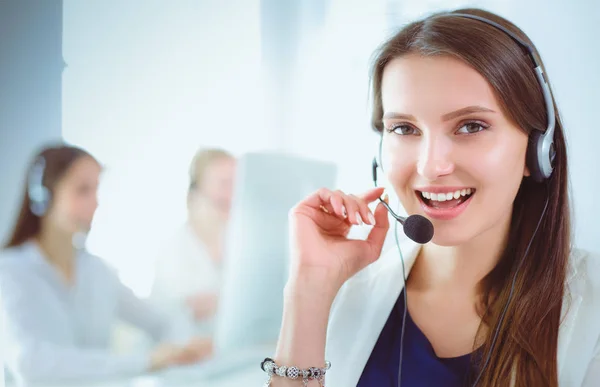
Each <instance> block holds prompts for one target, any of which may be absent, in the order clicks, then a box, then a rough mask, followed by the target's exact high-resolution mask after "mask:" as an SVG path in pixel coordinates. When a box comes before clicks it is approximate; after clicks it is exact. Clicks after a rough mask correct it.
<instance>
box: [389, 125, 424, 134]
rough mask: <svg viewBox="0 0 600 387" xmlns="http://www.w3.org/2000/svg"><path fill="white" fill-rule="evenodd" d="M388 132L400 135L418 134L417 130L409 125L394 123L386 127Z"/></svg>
mask: <svg viewBox="0 0 600 387" xmlns="http://www.w3.org/2000/svg"><path fill="white" fill-rule="evenodd" d="M388 132H390V133H395V134H399V135H402V136H410V135H415V134H416V135H418V134H419V132H418V130H417V129H416V128H414V127H412V126H410V125H404V124H403V125H394V126H392V127H391V128H389V129H388Z"/></svg>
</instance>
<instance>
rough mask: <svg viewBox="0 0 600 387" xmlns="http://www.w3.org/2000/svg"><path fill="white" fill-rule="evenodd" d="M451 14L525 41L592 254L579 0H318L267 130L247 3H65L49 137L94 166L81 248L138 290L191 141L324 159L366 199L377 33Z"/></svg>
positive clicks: (167, 223) (598, 59)
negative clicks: (471, 11) (94, 211)
mask: <svg viewBox="0 0 600 387" xmlns="http://www.w3.org/2000/svg"><path fill="white" fill-rule="evenodd" d="M310 3H311V2H307V3H303V6H304V7H307V6H310V5H307V4H310ZM312 3H314V2H312ZM461 5H478V6H482V7H485V8H488V9H490V10H492V11H496V12H498V13H500V14H502V15H504V16H506V17H508V18H510V19H511V20H513V21H514V22H515V23H517V24H518V25H519V26H520V27H521V28H523V29H524V30H525V31H526V32H527V33H528V34H530V36H531V37H532V39H533V40H534V42H535V43H536V44H537V46H538V48H539V50H540V52H541V54H542V56H543V59H544V60H545V62H546V67H547V69H548V73H549V76H550V78H551V81H552V84H553V86H554V90H555V95H556V98H557V100H558V104H559V107H560V108H561V112H562V114H563V117H564V121H565V124H566V127H567V135H568V140H569V145H570V157H571V158H570V160H571V171H572V182H573V192H574V199H575V216H576V217H575V219H576V223H575V226H576V231H577V233H576V242H577V244H578V245H579V246H581V247H584V248H588V249H592V250H596V251H600V242H599V241H598V239H597V238H595V232H594V231H593V230H592V226H593V225H597V224H598V223H597V221H596V219H595V218H594V217H593V215H596V217H597V216H598V215H599V213H600V205H599V204H598V202H597V201H596V200H594V192H595V190H598V189H600V186H599V184H598V183H597V181H598V180H600V179H598V178H599V177H600V176H599V171H598V168H593V167H592V165H597V164H598V162H599V160H598V155H597V154H596V153H597V152H595V149H594V146H595V144H598V143H600V134H599V133H600V131H598V130H597V129H596V127H595V126H596V125H595V123H596V120H595V115H594V113H595V109H594V108H595V105H596V104H597V103H598V102H599V101H600V91H599V90H600V77H599V75H598V72H597V71H596V69H598V68H600V48H599V47H600V45H598V44H596V41H595V40H594V37H595V36H598V35H600V23H598V21H599V20H598V18H599V17H600V16H598V15H600V9H599V6H598V4H593V2H592V1H584V0H579V1H569V0H560V1H558V0H556V1H552V2H543V1H541V0H534V1H528V2H524V1H515V0H504V1H489V0H488V1H472V2H465V1H459V0H452V1H450V0H446V1H444V0H441V1H419V2H414V1H398V0H395V1H391V0H376V1H366V0H365V1H361V0H346V1H344V0H331V1H330V4H329V6H328V13H327V14H326V19H325V24H324V26H323V27H322V28H319V29H311V28H312V27H311V25H310V23H308V24H302V23H301V24H302V26H301V28H302V34H301V39H300V41H299V43H298V47H297V50H298V53H297V55H298V58H299V59H298V61H297V62H296V65H295V68H294V70H293V72H292V74H293V76H292V77H293V79H292V84H293V88H294V89H293V93H292V95H293V98H292V101H291V106H288V107H287V108H289V111H290V112H291V113H290V114H291V118H290V119H289V120H288V121H286V122H285V124H282V127H281V128H275V130H281V131H282V133H277V134H276V133H274V132H273V128H272V127H270V126H269V125H263V124H264V123H265V122H267V121H268V120H265V117H266V116H265V114H269V108H270V106H265V105H264V103H263V102H262V96H263V89H262V85H263V83H261V82H262V81H263V79H261V62H260V61H261V44H264V39H263V40H261V36H260V21H261V20H260V3H259V0H252V1H250V0H249V1H244V0H227V1H225V2H222V1H221V2H217V1H216V0H211V1H202V2H198V1H193V0H179V1H177V2H160V1H140V0H132V1H128V2H121V1H117V0H109V1H104V2H80V1H76V0H66V1H65V4H64V7H65V13H64V53H65V60H66V62H67V63H68V65H69V67H68V69H67V71H66V72H65V77H64V110H63V117H64V136H65V138H66V139H67V140H69V141H73V142H75V143H78V144H80V145H83V146H85V147H87V148H89V149H90V150H91V151H92V152H93V153H95V154H96V155H97V156H98V157H99V158H100V159H101V160H102V161H103V162H104V163H105V164H106V165H107V172H106V176H105V181H104V184H103V186H102V193H101V198H100V199H101V207H100V210H99V212H98V215H97V218H96V224H95V227H94V232H93V234H92V235H91V239H90V247H91V249H92V250H93V251H95V252H97V253H98V254H100V255H102V256H104V257H105V258H106V259H108V260H109V261H111V262H113V264H115V265H116V266H117V268H118V269H119V270H120V271H121V274H122V277H123V279H124V280H125V282H127V283H128V284H129V285H130V286H132V287H133V288H134V290H136V291H137V292H138V293H140V294H144V293H146V291H147V289H148V287H149V284H150V282H149V281H150V278H151V270H152V269H151V261H152V259H153V256H152V253H153V251H154V250H155V249H156V246H157V245H158V244H159V242H160V240H161V239H164V238H165V235H168V233H169V230H173V228H174V227H176V226H177V225H178V224H179V223H180V222H182V221H183V219H184V216H185V215H184V200H183V198H184V195H185V188H186V171H187V164H188V162H189V160H190V158H191V157H192V154H193V152H194V151H195V150H196V148H197V147H198V146H201V145H219V146H224V147H226V148H229V149H231V150H233V151H234V152H235V153H242V152H246V151H251V150H256V149H284V150H286V151H290V152H293V153H299V154H303V155H308V156H311V157H315V158H320V159H327V160H334V161H336V162H337V163H338V164H339V165H340V180H339V183H338V186H339V187H341V188H344V189H346V190H351V191H362V190H364V189H366V188H368V187H369V186H370V184H371V181H370V160H371V158H372V155H373V154H374V151H375V148H376V136H375V135H374V134H373V133H372V132H371V131H370V128H369V117H368V100H367V91H368V70H369V66H368V65H369V60H370V59H371V54H372V53H373V50H374V49H375V48H376V47H377V45H378V44H379V43H380V42H381V41H382V40H383V39H384V37H385V36H386V35H387V34H389V33H390V32H391V31H392V29H393V28H392V27H393V26H392V24H393V25H401V24H404V23H406V22H408V21H409V20H410V19H411V18H414V17H418V16H421V15H423V14H424V13H427V12H431V11H434V10H441V9H444V8H454V7H457V6H461ZM140 268H141V269H140Z"/></svg>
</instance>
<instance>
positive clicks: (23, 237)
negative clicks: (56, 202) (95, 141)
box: [4, 145, 93, 248]
mask: <svg viewBox="0 0 600 387" xmlns="http://www.w3.org/2000/svg"><path fill="white" fill-rule="evenodd" d="M83 157H91V158H93V157H92V156H91V155H90V154H89V153H88V152H86V151H85V150H83V149H81V148H77V147H74V146H69V145H56V146H49V147H46V148H45V149H43V150H41V151H40V152H39V153H38V154H37V155H36V156H35V158H34V160H32V163H31V166H30V167H29V169H28V176H27V177H26V178H25V179H24V181H25V183H24V188H23V196H22V199H21V210H20V212H19V215H18V217H17V220H16V222H15V225H14V227H13V230H12V233H11V236H10V238H9V239H8V242H7V243H6V244H5V245H4V247H6V248H8V247H15V246H19V245H21V244H23V243H24V242H26V241H28V240H29V239H31V238H33V237H35V236H37V235H38V234H39V232H40V229H41V218H40V217H39V216H37V215H36V214H34V213H33V212H32V211H31V203H30V199H29V184H28V182H29V175H30V174H31V173H32V169H33V166H34V164H35V163H36V162H38V161H39V160H40V159H41V158H43V159H44V164H45V167H44V171H43V174H42V176H40V178H41V179H42V184H43V185H44V187H46V188H47V189H48V191H49V192H50V197H52V194H53V193H54V188H55V187H56V184H57V183H58V182H59V181H60V179H62V177H63V176H64V175H65V174H66V173H67V171H68V170H69V168H71V166H72V165H73V164H74V163H75V162H76V161H77V160H79V159H81V158H83Z"/></svg>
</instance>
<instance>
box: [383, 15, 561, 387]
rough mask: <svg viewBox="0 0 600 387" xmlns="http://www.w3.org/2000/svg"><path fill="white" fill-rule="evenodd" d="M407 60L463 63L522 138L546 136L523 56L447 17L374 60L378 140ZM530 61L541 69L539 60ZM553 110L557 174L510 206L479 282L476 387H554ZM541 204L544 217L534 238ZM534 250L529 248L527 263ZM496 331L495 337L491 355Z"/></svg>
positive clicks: (495, 32) (557, 234)
mask: <svg viewBox="0 0 600 387" xmlns="http://www.w3.org/2000/svg"><path fill="white" fill-rule="evenodd" d="M454 12H455V13H470V14H474V15H479V16H482V17H485V18H487V19H489V20H492V21H494V22H496V23H498V24H500V25H502V26H503V27H505V28H507V29H508V30H510V31H512V32H514V33H515V34H516V35H517V36H519V37H520V38H521V39H523V40H524V41H525V42H528V43H529V44H530V45H531V46H532V47H534V45H533V44H532V43H531V41H530V39H529V38H528V37H527V36H526V35H525V34H524V33H523V32H522V31H521V30H520V29H519V28H517V27H516V26H515V25H514V24H512V23H510V22H509V21H507V20H505V19H503V18H501V17H499V16H497V15H495V14H493V13H490V12H487V11H483V10H479V9H470V8H469V9H461V10H456V11H454ZM407 54H419V55H425V56H436V55H447V56H452V57H455V58H458V59H460V60H462V61H464V62H465V63H467V64H469V65H470V66H471V67H472V68H474V69H475V70H476V71H477V72H479V73H480V74H481V75H482V76H483V77H484V78H485V79H487V81H488V82H489V84H490V86H491V87H492V89H493V90H494V92H495V95H496V98H497V99H498V101H499V103H500V105H501V107H502V109H503V112H504V114H505V115H506V116H507V117H509V119H511V120H512V121H513V122H514V123H515V124H516V125H517V126H518V127H520V128H521V129H522V130H523V131H525V132H526V133H528V134H529V133H530V132H531V131H532V130H542V131H543V130H545V129H546V125H547V122H546V121H547V118H546V108H545V105H544V99H543V94H542V90H541V88H540V85H539V83H538V81H537V79H536V76H535V73H534V71H533V64H532V62H531V59H530V58H529V57H528V56H527V55H526V54H525V52H524V50H523V49H522V48H521V47H520V46H519V45H518V44H517V43H515V42H514V41H513V40H512V39H511V38H510V37H509V36H508V35H507V34H505V33H504V32H502V31H500V30H499V29H497V28H495V27H493V26H490V25H487V24H485V23H483V22H481V21H477V20H472V19H467V18H463V17H458V16H452V13H439V14H434V15H431V16H429V17H427V18H425V19H423V20H420V21H417V22H413V23H411V24H409V25H407V26H406V27H404V28H403V29H402V30H401V31H400V32H398V33H397V34H396V35H394V36H393V37H392V38H390V39H389V40H388V41H387V42H386V43H384V45H383V46H382V47H381V48H380V50H379V51H378V55H377V56H376V58H375V63H374V67H373V73H372V93H373V117H372V124H373V128H374V129H375V130H376V131H378V132H381V131H382V116H383V107H382V101H381V82H382V76H383V71H384V68H385V66H386V65H387V64H388V63H389V62H390V61H391V60H392V59H394V58H397V57H399V56H403V55H407ZM535 55H536V56H537V58H538V60H539V63H542V62H541V59H540V58H539V54H538V53H537V51H536V53H535ZM544 72H545V70H544ZM555 107H556V104H555ZM555 111H556V129H555V133H554V145H555V149H556V158H555V160H554V171H553V174H552V176H551V177H550V179H548V181H546V182H543V183H536V182H534V181H533V180H531V179H529V178H524V179H523V182H522V183H521V187H520V189H519V192H518V194H517V196H516V198H515V201H514V206H513V213H512V221H511V228H510V235H509V238H508V243H507V245H506V247H505V250H504V252H503V254H502V257H501V259H500V261H499V263H498V264H497V265H496V267H495V268H494V269H493V270H492V271H491V272H490V273H489V274H488V275H487V276H486V277H485V278H484V280H483V281H482V283H481V300H482V301H481V305H478V309H479V311H480V314H481V317H482V325H481V327H480V330H479V333H478V335H477V336H478V337H477V338H476V340H475V343H474V347H479V350H480V351H481V352H479V354H480V360H481V361H479V362H477V366H478V368H479V367H481V366H482V365H483V364H481V363H483V360H485V359H486V358H487V357H488V355H489V354H491V357H490V361H489V363H488V365H487V367H485V369H484V370H483V373H482V377H481V379H480V382H479V384H478V385H479V386H510V385H511V380H513V379H512V378H513V377H515V378H516V379H515V381H516V385H517V386H527V387H529V386H535V387H543V386H550V387H558V366H557V348H558V330H559V325H560V322H561V321H560V319H561V308H562V302H563V296H564V294H565V291H566V289H565V288H566V286H565V282H566V272H567V264H568V259H569V253H570V249H571V228H570V209H569V195H568V179H567V153H566V143H565V138H564V133H563V127H562V123H561V120H560V117H559V114H558V109H555ZM546 200H548V206H547V210H546V213H545V215H544V217H543V219H542V220H541V223H540V227H539V230H538V232H537V233H536V235H535V237H533V234H534V230H535V228H536V226H537V224H538V222H539V221H540V216H541V215H542V210H543V207H544V204H545V203H546ZM532 237H533V240H532V239H531V238H532ZM530 241H531V248H530V250H529V252H528V254H527V256H526V257H524V254H525V250H526V248H527V245H528V244H529V243H530ZM521 259H523V260H524V261H523V263H522V265H521V269H520V270H519V271H518V273H517V274H516V282H515V288H514V296H513V298H512V300H511V301H510V303H509V304H508V307H507V311H506V316H505V318H504V319H501V318H500V314H501V312H502V309H503V308H504V306H505V305H506V304H507V302H508V298H509V296H508V295H509V292H510V288H511V283H512V279H513V277H514V275H515V273H516V272H517V270H516V269H517V266H518V264H519V261H520V260H521ZM484 327H485V328H487V329H483V328H484ZM496 330H497V331H498V338H497V341H496V343H495V345H494V348H493V350H491V348H490V347H491V344H492V336H493V333H494V332H495V331H496ZM476 372H477V373H479V372H481V369H477V370H476ZM513 372H514V375H513ZM475 376H477V375H475Z"/></svg>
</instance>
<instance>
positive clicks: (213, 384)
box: [6, 365, 267, 387]
mask: <svg viewBox="0 0 600 387" xmlns="http://www.w3.org/2000/svg"><path fill="white" fill-rule="evenodd" d="M266 380H267V378H266V376H265V374H264V373H263V372H262V371H261V370H260V368H259V367H258V365H255V366H252V367H247V368H244V369H238V370H237V371H236V372H232V373H230V374H228V375H227V376H221V377H213V378H210V377H209V378H199V379H198V380H194V379H193V377H191V375H189V374H186V373H185V372H183V373H181V374H179V373H177V372H174V371H173V372H170V373H169V374H167V375H145V376H138V377H134V378H127V379H122V380H112V381H106V382H100V383H93V384H83V383H78V384H77V386H78V387H253V386H256V387H261V386H263V385H264V383H265V381H266ZM6 387H14V384H11V383H8V384H7V385H6ZM36 387H59V385H36ZM60 387H64V384H61V385H60Z"/></svg>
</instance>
